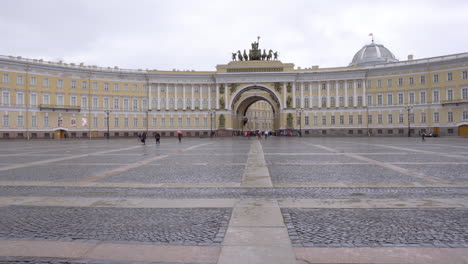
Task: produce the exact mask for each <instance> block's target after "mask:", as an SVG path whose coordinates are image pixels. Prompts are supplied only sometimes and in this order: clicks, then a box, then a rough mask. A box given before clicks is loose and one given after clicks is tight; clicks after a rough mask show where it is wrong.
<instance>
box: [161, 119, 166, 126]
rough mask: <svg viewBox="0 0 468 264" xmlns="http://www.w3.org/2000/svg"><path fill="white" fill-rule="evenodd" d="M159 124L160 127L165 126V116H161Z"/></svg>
mask: <svg viewBox="0 0 468 264" xmlns="http://www.w3.org/2000/svg"><path fill="white" fill-rule="evenodd" d="M161 126H162V127H165V126H166V118H165V117H163V118H161Z"/></svg>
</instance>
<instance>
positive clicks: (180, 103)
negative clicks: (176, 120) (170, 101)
mask: <svg viewBox="0 0 468 264" xmlns="http://www.w3.org/2000/svg"><path fill="white" fill-rule="evenodd" d="M182 108H183V101H182V98H179V99H177V109H182Z"/></svg>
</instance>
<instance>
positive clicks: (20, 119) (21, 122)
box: [16, 115, 24, 127]
mask: <svg viewBox="0 0 468 264" xmlns="http://www.w3.org/2000/svg"><path fill="white" fill-rule="evenodd" d="M23 120H24V119H23V116H22V115H19V116H18V119H17V122H16V125H17V126H19V127H22V126H24V122H23Z"/></svg>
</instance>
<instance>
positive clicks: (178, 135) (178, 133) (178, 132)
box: [177, 130, 182, 143]
mask: <svg viewBox="0 0 468 264" xmlns="http://www.w3.org/2000/svg"><path fill="white" fill-rule="evenodd" d="M177 137H178V138H179V143H182V131H180V130H178V131H177Z"/></svg>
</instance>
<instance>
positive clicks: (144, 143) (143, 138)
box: [140, 132, 146, 145]
mask: <svg viewBox="0 0 468 264" xmlns="http://www.w3.org/2000/svg"><path fill="white" fill-rule="evenodd" d="M140 139H141V143H143V145H146V132H143V134H141V138H140Z"/></svg>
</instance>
